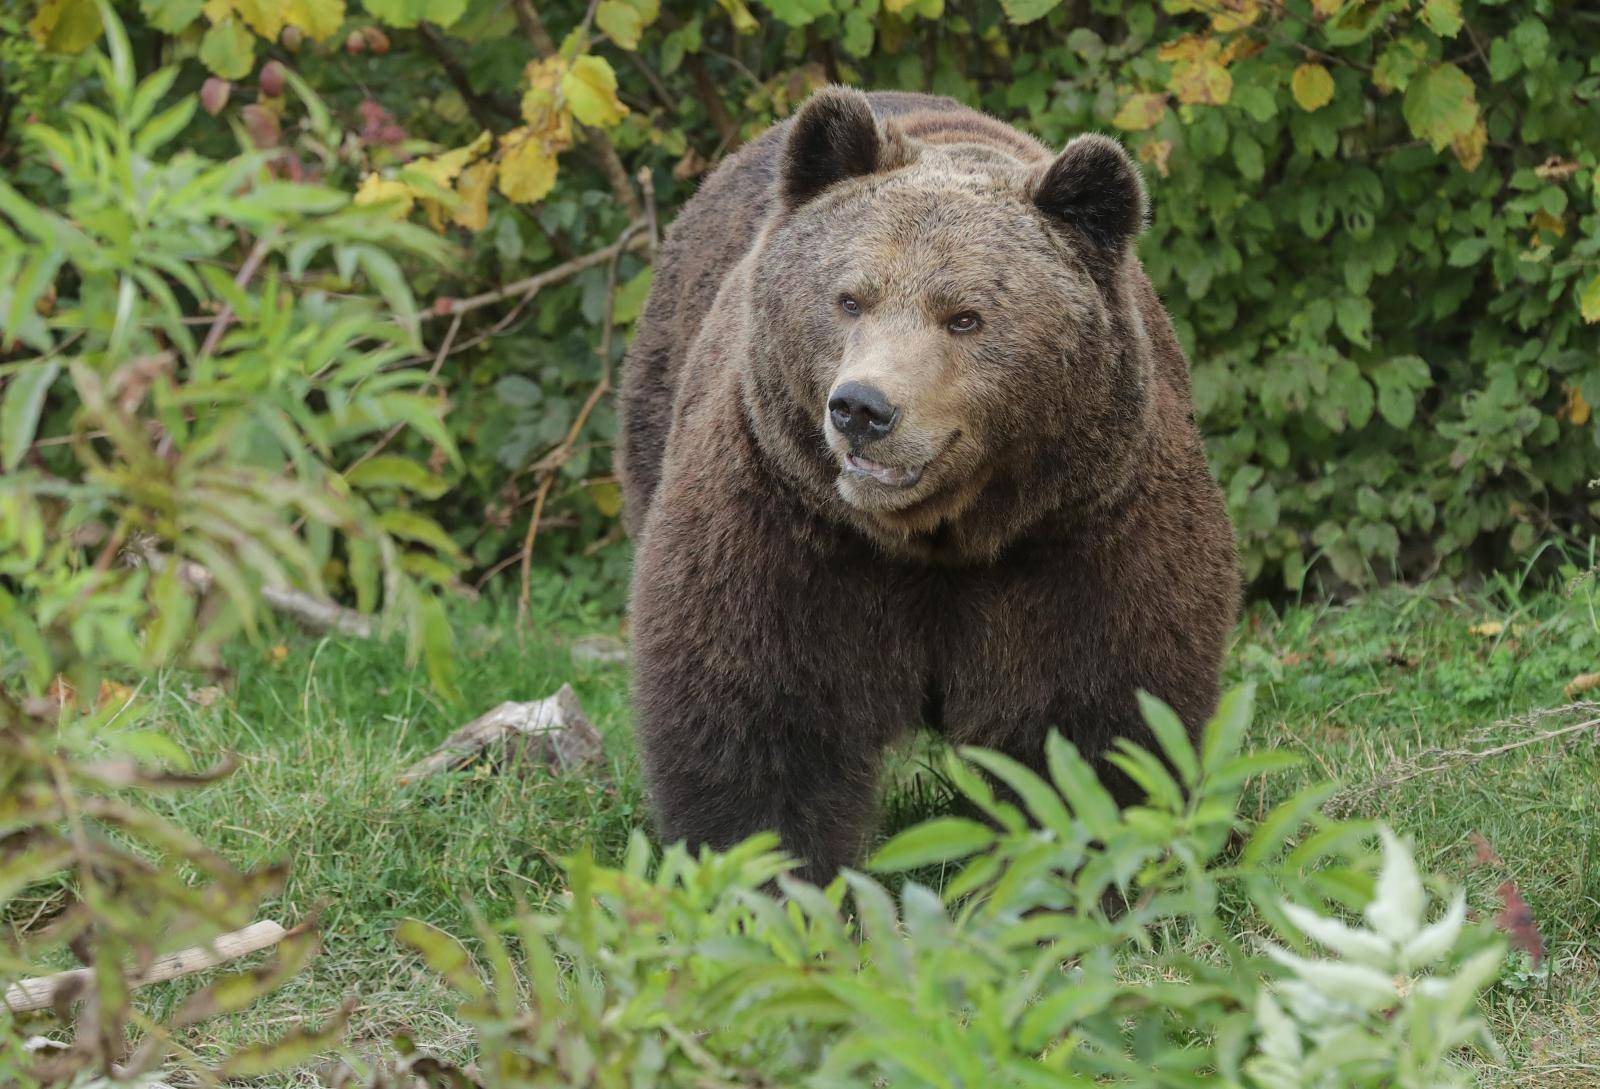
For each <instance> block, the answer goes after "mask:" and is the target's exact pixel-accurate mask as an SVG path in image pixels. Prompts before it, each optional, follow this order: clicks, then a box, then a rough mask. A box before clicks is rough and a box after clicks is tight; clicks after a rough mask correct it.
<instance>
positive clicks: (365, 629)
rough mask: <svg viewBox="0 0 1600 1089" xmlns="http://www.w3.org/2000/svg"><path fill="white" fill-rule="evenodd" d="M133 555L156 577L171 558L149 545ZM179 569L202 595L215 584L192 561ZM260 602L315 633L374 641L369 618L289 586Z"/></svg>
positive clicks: (267, 591) (269, 590) (265, 593)
mask: <svg viewBox="0 0 1600 1089" xmlns="http://www.w3.org/2000/svg"><path fill="white" fill-rule="evenodd" d="M132 555H133V556H134V557H135V558H137V559H138V560H140V561H142V562H143V563H145V564H146V565H147V566H148V567H149V568H150V570H152V571H154V572H156V573H157V574H159V573H161V572H162V571H164V570H166V567H167V562H168V558H167V557H166V556H164V555H163V554H161V553H160V552H157V551H155V549H153V548H151V547H149V546H148V545H138V546H135V547H134V548H133V549H132ZM179 565H180V566H179V568H178V577H179V578H180V579H182V580H183V582H184V584H185V585H187V586H188V587H189V588H190V589H192V590H194V591H196V592H197V593H202V594H203V593H206V592H208V591H209V590H210V589H211V586H212V583H213V582H214V581H215V580H214V578H213V577H212V574H211V572H210V571H207V570H206V569H205V568H204V567H202V566H200V565H199V564H198V563H195V562H194V561H193V560H180V561H179ZM261 600H262V601H265V602H266V603H267V604H268V605H270V606H271V607H272V608H274V609H276V610H278V611H279V612H280V613H284V614H286V615H288V616H290V617H293V618H294V619H295V620H297V621H299V622H300V623H302V624H304V625H305V626H306V627H308V628H312V629H314V630H316V631H336V632H340V633H341V634H344V635H354V636H357V637H359V638H362V639H370V638H372V632H373V622H372V618H371V617H370V616H367V615H366V614H364V613H358V612H356V611H355V610H354V609H347V608H345V607H344V606H343V605H340V604H338V603H337V602H333V601H329V600H327V599H326V598H320V597H315V596H313V595H311V594H308V593H306V592H305V591H303V590H295V589H291V588H290V587H287V586H263V587H262V588H261Z"/></svg>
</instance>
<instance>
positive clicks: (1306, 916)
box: [1283, 900, 1394, 967]
mask: <svg viewBox="0 0 1600 1089" xmlns="http://www.w3.org/2000/svg"><path fill="white" fill-rule="evenodd" d="M1283 914H1284V915H1285V916H1286V917H1288V919H1289V921H1290V922H1292V923H1293V924H1294V925H1295V926H1296V927H1297V928H1298V929H1299V930H1300V932H1301V933H1303V934H1305V935H1306V936H1307V937H1308V938H1311V939H1312V940H1314V941H1317V942H1320V943H1321V944H1322V945H1325V946H1327V947H1328V948H1329V949H1331V950H1332V951H1333V952H1335V953H1338V954H1339V955H1340V956H1341V957H1349V958H1350V959H1352V960H1357V961H1360V962H1361V963H1363V964H1370V965H1373V966H1374V967H1382V966H1384V965H1387V964H1388V963H1389V962H1390V961H1391V960H1393V958H1394V943H1393V942H1391V941H1388V940H1387V939H1385V938H1382V937H1380V936H1378V935H1377V934H1374V933H1373V932H1372V931H1370V930H1362V929H1357V928H1356V927H1351V926H1346V925H1345V924H1344V923H1341V922H1340V921H1339V920H1337V919H1329V918H1326V917H1324V916H1322V915H1318V914H1317V913H1316V912H1315V911H1312V910H1311V909H1310V908H1306V907H1301V906H1300V905H1299V904H1293V903H1290V902H1289V901H1287V900H1285V901H1284V902H1283Z"/></svg>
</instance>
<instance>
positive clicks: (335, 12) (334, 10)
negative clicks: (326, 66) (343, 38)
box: [284, 0, 344, 42]
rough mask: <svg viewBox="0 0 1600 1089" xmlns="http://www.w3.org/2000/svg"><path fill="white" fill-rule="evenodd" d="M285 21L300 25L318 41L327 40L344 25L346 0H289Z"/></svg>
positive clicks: (292, 24) (291, 24)
mask: <svg viewBox="0 0 1600 1089" xmlns="http://www.w3.org/2000/svg"><path fill="white" fill-rule="evenodd" d="M284 22H286V23H288V24H289V25H290V26H297V27H299V28H300V29H301V30H303V31H305V32H306V33H307V34H309V35H310V36H311V37H312V38H313V39H314V40H316V41H319V42H320V41H326V40H327V39H328V38H331V37H333V36H334V35H335V34H337V33H338V32H339V28H340V27H341V26H343V25H344V0H289V3H288V5H287V7H286V8H285V11H284Z"/></svg>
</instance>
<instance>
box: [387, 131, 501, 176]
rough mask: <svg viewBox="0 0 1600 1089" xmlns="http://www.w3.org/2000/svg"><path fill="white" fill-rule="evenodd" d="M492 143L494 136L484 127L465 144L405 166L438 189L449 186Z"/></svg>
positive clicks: (407, 169) (408, 170)
mask: <svg viewBox="0 0 1600 1089" xmlns="http://www.w3.org/2000/svg"><path fill="white" fill-rule="evenodd" d="M493 144H494V137H493V136H492V135H490V133H489V131H488V130H487V129H485V130H484V131H483V132H480V133H479V134H478V138H477V139H476V140H474V141H472V143H470V144H465V145H463V146H461V147H458V148H452V149H451V150H449V151H445V152H441V153H440V154H438V155H433V156H430V157H428V158H423V159H418V160H416V161H415V162H413V163H411V164H410V165H408V166H407V167H406V171H407V172H408V173H409V172H412V171H415V172H417V173H419V174H421V175H422V176H424V177H426V178H427V179H428V180H429V181H431V182H433V184H434V185H437V186H438V187H439V188H440V189H448V188H450V183H451V182H453V181H455V180H456V176H457V175H459V174H460V173H461V171H462V170H463V169H465V168H466V165H467V164H468V163H470V162H472V160H474V159H476V158H478V157H480V156H482V155H483V154H484V153H485V152H487V151H488V150H489V148H490V147H492V146H493Z"/></svg>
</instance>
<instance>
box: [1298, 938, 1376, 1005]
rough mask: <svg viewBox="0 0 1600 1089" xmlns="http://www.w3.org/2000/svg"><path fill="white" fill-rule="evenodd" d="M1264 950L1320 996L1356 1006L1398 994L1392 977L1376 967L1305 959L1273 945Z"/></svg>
mask: <svg viewBox="0 0 1600 1089" xmlns="http://www.w3.org/2000/svg"><path fill="white" fill-rule="evenodd" d="M1266 952H1267V956H1269V957H1271V958H1272V959H1273V960H1275V961H1277V962H1278V963H1279V964H1281V965H1283V966H1284V967H1286V968H1288V969H1289V970H1290V971H1291V972H1293V973H1294V974H1295V975H1296V976H1297V977H1299V979H1301V980H1302V981H1304V982H1305V983H1308V984H1310V985H1311V986H1312V987H1314V988H1316V989H1317V990H1318V991H1319V992H1320V993H1321V994H1323V995H1324V996H1326V997H1328V998H1331V999H1334V1000H1336V1001H1339V1002H1347V1003H1349V1004H1350V1005H1352V1006H1356V1007H1357V1008H1359V1009H1363V1010H1378V1009H1382V1008H1384V1007H1386V1006H1389V1005H1392V1004H1393V1003H1394V1002H1395V1001H1396V1000H1397V999H1398V997H1399V995H1398V992H1397V991H1396V990H1395V984H1394V977H1393V976H1391V975H1388V974H1386V973H1384V972H1380V971H1378V970H1377V969H1376V968H1369V967H1367V966H1366V965H1363V964H1348V963H1345V962H1342V961H1327V960H1308V959H1306V958H1305V957H1297V956H1295V955H1294V954H1293V953H1291V952H1289V951H1288V950H1287V949H1283V948H1281V947H1279V946H1276V945H1268V946H1267V947H1266Z"/></svg>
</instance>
